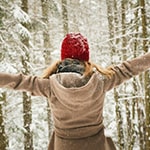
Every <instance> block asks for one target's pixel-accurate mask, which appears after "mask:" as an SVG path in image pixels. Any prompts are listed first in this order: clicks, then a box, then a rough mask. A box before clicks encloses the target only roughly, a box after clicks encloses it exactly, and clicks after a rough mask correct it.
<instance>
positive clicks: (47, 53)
mask: <svg viewBox="0 0 150 150" xmlns="http://www.w3.org/2000/svg"><path fill="white" fill-rule="evenodd" d="M50 5H51V4H50V3H49V1H48V0H47V1H45V0H41V6H42V16H43V22H44V24H45V26H46V27H45V30H44V31H43V41H44V45H43V47H44V58H45V64H46V66H48V65H49V64H50V63H51V48H52V46H51V42H50V36H49V27H48V26H49V20H48V18H49V13H50V10H49V8H50ZM47 114H48V129H49V137H50V135H51V128H52V120H51V119H52V118H51V110H50V107H49V103H48V101H47Z"/></svg>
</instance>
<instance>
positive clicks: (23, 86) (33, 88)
mask: <svg viewBox="0 0 150 150" xmlns="http://www.w3.org/2000/svg"><path fill="white" fill-rule="evenodd" d="M0 88H9V89H13V90H22V91H28V92H31V94H32V95H34V96H45V97H49V95H50V80H49V79H41V78H38V77H36V76H26V75H23V74H8V73H0Z"/></svg>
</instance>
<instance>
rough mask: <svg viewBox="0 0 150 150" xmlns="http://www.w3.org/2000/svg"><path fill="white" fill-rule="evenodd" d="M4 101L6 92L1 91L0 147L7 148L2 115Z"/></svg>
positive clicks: (2, 149)
mask: <svg viewBox="0 0 150 150" xmlns="http://www.w3.org/2000/svg"><path fill="white" fill-rule="evenodd" d="M5 101H6V92H3V93H2V94H1V96H0V135H1V136H0V149H1V150H6V149H7V144H8V141H7V137H6V133H5V123H4V115H3V107H2V106H3V104H4V102H5Z"/></svg>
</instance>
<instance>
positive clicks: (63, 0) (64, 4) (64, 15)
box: [61, 0, 69, 35]
mask: <svg viewBox="0 0 150 150" xmlns="http://www.w3.org/2000/svg"><path fill="white" fill-rule="evenodd" d="M61 3H62V19H63V31H64V35H66V34H67V33H68V32H69V25H68V10H67V0H61Z"/></svg>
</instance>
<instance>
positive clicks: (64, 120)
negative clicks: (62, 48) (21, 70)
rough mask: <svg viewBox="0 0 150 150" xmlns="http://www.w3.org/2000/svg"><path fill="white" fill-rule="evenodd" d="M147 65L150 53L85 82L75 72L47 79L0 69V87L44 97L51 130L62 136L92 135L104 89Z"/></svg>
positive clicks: (100, 119) (98, 126)
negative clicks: (51, 115)
mask: <svg viewBox="0 0 150 150" xmlns="http://www.w3.org/2000/svg"><path fill="white" fill-rule="evenodd" d="M148 68H150V53H147V54H145V55H143V56H141V57H138V58H135V59H133V60H130V61H125V62H123V63H122V64H121V65H118V66H114V72H115V73H114V75H113V76H112V78H111V79H109V78H107V77H105V76H102V75H101V74H99V73H98V72H95V73H94V74H93V75H92V77H91V78H90V79H89V81H87V83H86V82H85V81H84V78H83V77H82V76H81V75H79V74H77V73H59V74H54V75H52V76H50V78H49V79H41V78H38V77H34V76H25V75H22V74H18V75H12V74H5V73H0V87H6V88H11V89H14V90H23V91H29V92H31V93H32V95H35V96H45V97H48V99H49V103H50V105H51V108H52V113H53V119H54V127H55V133H56V134H57V135H58V136H59V137H62V138H66V139H79V138H83V137H88V136H92V135H94V134H96V133H97V132H98V131H99V130H100V129H102V128H103V123H102V122H103V117H102V116H103V115H102V112H103V103H104V97H105V93H106V92H107V91H108V90H111V89H112V88H114V87H116V86H118V85H120V84H121V83H123V82H124V81H126V80H128V79H130V78H131V77H133V76H134V75H138V74H140V73H141V72H143V71H146V70H147V69H148ZM60 147H61V146H60Z"/></svg>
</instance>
